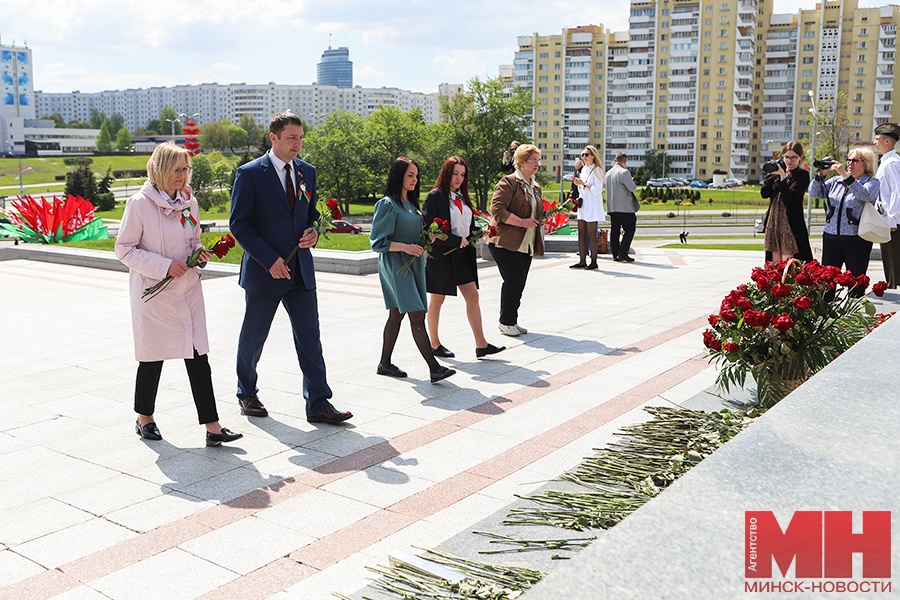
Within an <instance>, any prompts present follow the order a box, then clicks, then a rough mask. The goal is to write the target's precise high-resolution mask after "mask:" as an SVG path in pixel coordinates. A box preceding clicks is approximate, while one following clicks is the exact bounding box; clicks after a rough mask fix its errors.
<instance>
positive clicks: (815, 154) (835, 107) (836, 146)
mask: <svg viewBox="0 0 900 600" xmlns="http://www.w3.org/2000/svg"><path fill="white" fill-rule="evenodd" d="M813 128H814V130H815V132H816V147H815V148H813V150H812V152H808V154H809V155H810V156H809V161H810V162H812V161H813V160H814V159H816V158H823V157H825V156H830V157H832V158H835V159H837V160H843V158H844V157H845V156H846V155H847V152H848V151H849V150H850V137H851V135H852V133H853V128H852V127H851V124H850V119H849V118H848V117H847V94H845V93H844V92H838V94H837V96H828V97H827V98H825V99H824V100H821V101H819V102H816V112H815V114H814V115H813Z"/></svg>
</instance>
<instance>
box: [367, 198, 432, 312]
mask: <svg viewBox="0 0 900 600" xmlns="http://www.w3.org/2000/svg"><path fill="white" fill-rule="evenodd" d="M423 229H424V225H423V223H422V216H421V215H420V214H419V211H417V210H416V207H415V206H413V205H412V204H410V203H409V202H403V203H402V207H401V205H400V203H398V202H395V201H394V200H392V199H391V198H389V197H388V198H382V199H381V200H379V201H378V203H377V204H376V205H375V216H374V217H373V218H372V233H371V234H370V235H369V243H370V244H371V245H372V250H374V251H375V252H378V278H379V279H380V280H381V292H382V294H384V307H385V308H387V309H389V310H390V309H392V308H396V309H398V310H399V311H400V312H401V313H409V312H416V311H419V310H427V307H428V304H427V301H426V296H425V253H424V252H423V253H422V255H421V256H419V257H417V258H415V259H414V260H413V263H412V265H410V270H409V271H408V272H406V273H405V274H403V275H400V274H398V273H397V271H399V270H400V268H401V267H403V265H404V263H406V261H407V260H409V259H410V258H412V255H411V254H407V253H406V252H391V251H390V248H391V242H400V243H401V244H418V243H419V238H420V237H421V236H422V230H423Z"/></svg>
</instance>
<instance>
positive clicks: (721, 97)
mask: <svg viewBox="0 0 900 600" xmlns="http://www.w3.org/2000/svg"><path fill="white" fill-rule="evenodd" d="M724 99H725V94H719V95H718V96H717V97H716V100H718V101H719V102H721V101H722V100H724Z"/></svg>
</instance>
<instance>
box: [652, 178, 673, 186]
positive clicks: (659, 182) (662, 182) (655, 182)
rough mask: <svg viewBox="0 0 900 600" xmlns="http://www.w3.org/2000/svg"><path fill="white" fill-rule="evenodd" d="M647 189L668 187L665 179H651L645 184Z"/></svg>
mask: <svg viewBox="0 0 900 600" xmlns="http://www.w3.org/2000/svg"><path fill="white" fill-rule="evenodd" d="M647 187H670V185H669V181H668V180H666V179H651V180H650V181H648V182H647Z"/></svg>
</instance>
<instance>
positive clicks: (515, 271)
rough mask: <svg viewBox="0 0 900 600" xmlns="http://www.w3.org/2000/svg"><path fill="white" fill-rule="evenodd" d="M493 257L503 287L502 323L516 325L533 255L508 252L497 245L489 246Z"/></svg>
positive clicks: (501, 300) (501, 301) (501, 292)
mask: <svg viewBox="0 0 900 600" xmlns="http://www.w3.org/2000/svg"><path fill="white" fill-rule="evenodd" d="M488 248H489V249H490V251H491V256H492V257H493V258H494V262H495V263H497V269H499V271H500V277H502V278H503V286H501V288H500V323H501V324H502V325H515V324H516V323H518V322H519V305H520V304H521V303H522V292H524V291H525V281H526V280H527V279H528V269H529V268H530V267H531V255H530V254H525V253H524V252H516V251H514V250H507V249H506V248H503V247H501V246H497V245H495V244H488Z"/></svg>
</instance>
